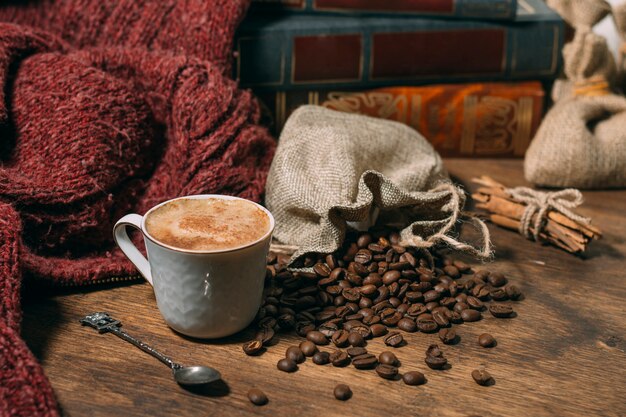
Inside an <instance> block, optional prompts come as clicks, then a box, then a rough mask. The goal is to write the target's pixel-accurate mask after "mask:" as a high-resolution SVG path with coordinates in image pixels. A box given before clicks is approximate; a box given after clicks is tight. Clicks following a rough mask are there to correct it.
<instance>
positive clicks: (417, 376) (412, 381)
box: [402, 371, 426, 385]
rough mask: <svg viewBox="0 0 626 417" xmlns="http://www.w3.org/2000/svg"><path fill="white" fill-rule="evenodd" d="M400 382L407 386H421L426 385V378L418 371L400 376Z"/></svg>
mask: <svg viewBox="0 0 626 417" xmlns="http://www.w3.org/2000/svg"><path fill="white" fill-rule="evenodd" d="M402 380H403V381H404V383H405V384H407V385H422V384H425V383H426V377H425V376H424V374H423V373H421V372H418V371H410V372H406V373H405V374H404V375H402Z"/></svg>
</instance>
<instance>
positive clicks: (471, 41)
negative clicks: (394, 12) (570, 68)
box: [234, 0, 564, 90]
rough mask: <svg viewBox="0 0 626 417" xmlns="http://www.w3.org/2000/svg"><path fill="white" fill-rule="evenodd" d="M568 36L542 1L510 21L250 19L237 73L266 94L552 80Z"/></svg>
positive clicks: (526, 4) (239, 42) (534, 0)
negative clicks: (297, 90) (287, 91)
mask: <svg viewBox="0 0 626 417" xmlns="http://www.w3.org/2000/svg"><path fill="white" fill-rule="evenodd" d="M563 39H564V23H563V20H562V19H561V18H560V16H559V15H558V14H557V13H556V12H554V11H552V10H551V9H549V8H548V7H547V6H546V5H545V4H544V3H543V2H542V1H541V0H519V1H518V11H517V16H516V18H515V20H514V21H511V22H495V21H488V22H487V21H484V22H483V21H470V20H467V21H464V20H450V19H433V18H428V19H426V18H413V17H362V16H361V17H360V16H320V15H306V14H281V15H273V16H268V15H266V16H250V17H249V18H248V19H246V20H245V21H244V22H243V23H242V25H241V27H240V29H239V31H238V34H237V37H236V39H235V47H236V51H237V61H236V67H235V74H234V75H235V78H237V79H239V80H240V83H241V85H242V86H243V87H254V88H256V89H266V90H290V89H315V88H318V89H321V88H359V89H365V88H374V87H383V86H393V85H418V84H427V83H433V82H437V83H441V82H462V81H493V80H518V79H551V78H554V77H555V76H556V75H557V74H558V71H559V70H560V66H561V48H562V46H563Z"/></svg>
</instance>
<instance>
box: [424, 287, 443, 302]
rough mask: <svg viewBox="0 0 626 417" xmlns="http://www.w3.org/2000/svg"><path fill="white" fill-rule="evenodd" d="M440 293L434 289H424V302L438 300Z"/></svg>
mask: <svg viewBox="0 0 626 417" xmlns="http://www.w3.org/2000/svg"><path fill="white" fill-rule="evenodd" d="M439 297H441V294H440V293H439V292H437V291H435V290H430V291H426V292H425V293H424V302H426V303H430V302H434V301H437V300H439Z"/></svg>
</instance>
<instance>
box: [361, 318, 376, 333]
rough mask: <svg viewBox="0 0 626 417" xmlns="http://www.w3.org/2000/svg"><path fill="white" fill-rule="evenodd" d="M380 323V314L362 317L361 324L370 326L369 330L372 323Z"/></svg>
mask: <svg viewBox="0 0 626 417" xmlns="http://www.w3.org/2000/svg"><path fill="white" fill-rule="evenodd" d="M377 323H380V316H367V317H363V324H366V325H368V326H370V330H371V327H372V325H374V324H377Z"/></svg>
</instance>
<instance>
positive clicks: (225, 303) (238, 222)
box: [113, 195, 274, 338]
mask: <svg viewBox="0 0 626 417" xmlns="http://www.w3.org/2000/svg"><path fill="white" fill-rule="evenodd" d="M127 227H134V228H137V229H139V230H141V232H142V234H143V237H144V242H145V245H146V253H147V255H148V257H147V259H146V258H145V257H144V256H143V254H142V253H141V252H140V251H139V250H138V249H137V248H136V247H135V245H134V244H133V242H132V240H130V239H129V237H128V234H127V232H126V229H127ZM273 229H274V218H273V217H272V215H271V213H270V212H269V211H268V210H267V209H265V208H264V207H262V206H260V205H258V204H256V203H253V202H251V201H248V200H244V199H242V198H238V197H230V196H222V195H197V196H188V197H181V198H178V199H174V200H170V201H166V202H164V203H161V204H159V205H157V206H155V207H153V208H152V209H150V210H148V212H147V213H146V214H145V215H144V216H140V215H138V214H128V215H126V216H124V217H122V218H121V219H120V220H119V221H118V222H117V223H116V224H115V227H114V229H113V234H114V237H115V241H116V242H117V244H118V246H119V247H120V249H122V251H123V252H124V254H125V255H126V256H127V257H128V259H130V261H131V262H132V263H133V264H135V266H136V267H137V269H138V270H139V272H140V273H141V275H143V276H144V278H146V280H147V281H148V282H149V283H150V284H151V285H152V286H153V287H154V293H155V298H156V302H157V306H158V308H159V311H160V313H161V315H162V316H163V318H164V319H165V322H166V323H167V324H168V325H169V326H170V327H171V328H173V329H174V330H176V331H178V332H180V333H183V334H185V335H188V336H192V337H199V338H216V337H223V336H228V335H231V334H233V333H236V332H237V331H239V330H242V329H243V328H245V327H246V326H247V325H248V324H250V322H252V320H253V319H254V317H255V315H256V313H257V311H258V309H259V306H260V304H261V296H262V292H263V283H264V280H265V273H266V271H265V270H266V257H267V253H268V251H269V246H270V241H271V237H272V231H273Z"/></svg>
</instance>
